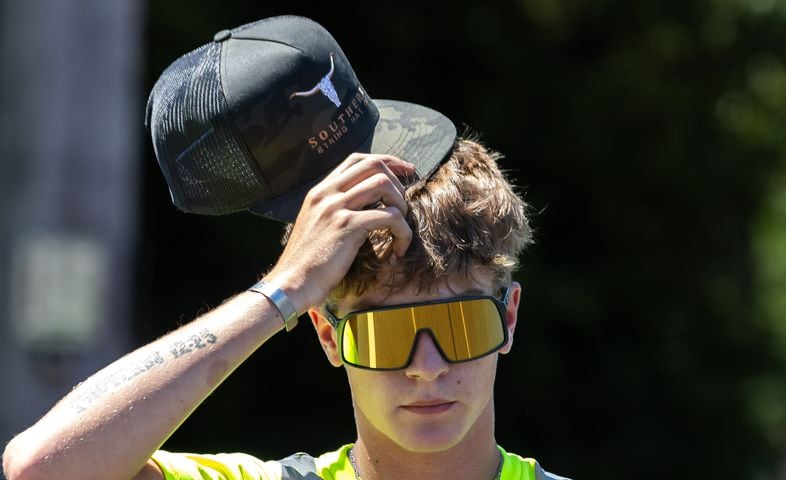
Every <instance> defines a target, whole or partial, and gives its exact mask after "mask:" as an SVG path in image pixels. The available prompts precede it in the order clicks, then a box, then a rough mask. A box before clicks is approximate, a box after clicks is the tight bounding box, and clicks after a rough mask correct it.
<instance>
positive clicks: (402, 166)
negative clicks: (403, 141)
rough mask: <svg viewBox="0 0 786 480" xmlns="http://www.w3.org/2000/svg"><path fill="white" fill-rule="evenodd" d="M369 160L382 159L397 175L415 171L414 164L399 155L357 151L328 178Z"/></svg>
mask: <svg viewBox="0 0 786 480" xmlns="http://www.w3.org/2000/svg"><path fill="white" fill-rule="evenodd" d="M367 161H368V162H372V163H373V162H376V161H380V162H382V163H383V164H384V165H385V166H386V167H387V168H388V169H389V170H391V171H392V172H393V173H394V174H395V175H399V176H408V175H412V174H413V173H414V172H415V166H414V165H412V164H411V163H409V162H407V161H404V160H402V159H400V158H398V157H394V156H393V155H384V154H370V153H357V152H356V153H353V154H351V155H350V156H348V157H347V158H346V159H345V160H344V161H343V162H341V163H340V164H339V165H338V166H337V167H336V168H335V169H333V171H332V172H331V174H330V175H328V178H330V177H337V176H340V175H342V174H344V173H345V172H346V171H347V170H349V169H351V168H353V167H355V166H356V165H358V164H361V163H365V162H367Z"/></svg>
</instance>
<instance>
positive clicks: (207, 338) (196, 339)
mask: <svg viewBox="0 0 786 480" xmlns="http://www.w3.org/2000/svg"><path fill="white" fill-rule="evenodd" d="M216 340H218V339H217V338H216V336H215V335H213V334H212V333H210V332H209V331H207V330H202V331H201V332H199V334H198V335H191V336H190V337H188V339H187V340H186V341H177V342H175V343H173V344H172V349H171V350H170V352H172V356H173V357H175V358H180V357H182V356H183V355H186V354H188V353H191V352H193V351H194V350H199V349H201V348H205V347H207V346H208V344H210V345H212V344H214V343H216Z"/></svg>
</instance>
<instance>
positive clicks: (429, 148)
mask: <svg viewBox="0 0 786 480" xmlns="http://www.w3.org/2000/svg"><path fill="white" fill-rule="evenodd" d="M374 103H375V104H376V106H377V108H378V109H379V121H378V122H377V125H376V126H375V127H374V131H373V132H372V133H371V135H369V136H368V138H366V140H365V141H364V142H363V143H362V144H360V145H358V147H357V148H356V149H355V151H356V152H361V153H379V154H388V155H393V156H396V157H399V158H401V159H403V160H406V161H408V162H410V163H412V164H413V165H415V170H416V172H417V175H418V177H419V178H426V177H428V176H430V175H431V174H432V173H434V171H435V170H436V169H437V167H438V166H439V165H441V164H442V162H443V161H444V160H446V159H447V157H448V154H449V153H450V152H451V150H452V148H453V144H454V143H455V141H456V127H455V126H454V125H453V122H451V121H450V119H448V118H447V117H446V116H444V115H442V114H441V113H439V112H437V111H436V110H432V109H430V108H428V107H424V106H421V105H416V104H414V103H408V102H400V101H395V100H377V99H375V100H374ZM342 160H343V158H342V159H336V165H338V164H339V163H340V162H341V161H342ZM327 175H328V174H325V175H322V176H320V177H317V178H315V179H313V180H311V181H309V182H307V183H305V184H303V185H301V186H299V187H297V188H295V189H293V190H290V191H289V192H286V193H284V194H281V195H279V196H277V197H274V198H271V199H268V200H265V201H263V202H260V203H258V204H256V205H253V206H251V207H249V211H251V212H252V213H255V214H257V215H262V216H263V217H267V218H270V219H273V220H277V221H279V222H284V223H293V222H294V221H295V218H297V215H298V213H299V212H300V207H301V206H302V205H303V199H305V197H306V194H307V193H308V191H309V190H311V188H312V187H314V186H315V185H316V184H317V183H319V182H320V181H321V180H322V179H323V178H324V177H325V176H327Z"/></svg>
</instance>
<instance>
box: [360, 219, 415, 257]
mask: <svg viewBox="0 0 786 480" xmlns="http://www.w3.org/2000/svg"><path fill="white" fill-rule="evenodd" d="M355 219H356V221H357V222H358V226H359V227H362V228H363V229H365V230H366V231H367V232H369V233H370V232H371V231H372V230H384V229H388V230H390V233H391V234H392V235H393V245H392V248H393V253H394V254H395V255H396V256H397V257H399V258H400V257H403V256H404V254H405V253H406V252H407V249H408V248H409V245H410V243H411V242H412V229H411V228H410V226H409V224H407V221H406V219H404V216H403V215H402V214H401V211H400V210H399V209H398V208H396V207H383V208H375V209H372V210H364V211H362V212H357V213H356V216H355Z"/></svg>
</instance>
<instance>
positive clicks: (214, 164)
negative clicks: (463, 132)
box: [146, 16, 456, 222]
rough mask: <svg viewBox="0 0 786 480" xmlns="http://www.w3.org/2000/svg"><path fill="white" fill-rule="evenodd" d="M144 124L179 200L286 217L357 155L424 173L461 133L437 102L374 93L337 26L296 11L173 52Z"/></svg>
mask: <svg viewBox="0 0 786 480" xmlns="http://www.w3.org/2000/svg"><path fill="white" fill-rule="evenodd" d="M146 125H147V127H148V129H149V131H150V134H151V136H152V138H153V148H154V150H155V153H156V157H157V158H158V163H159V165H160V166H161V170H162V171H163V173H164V177H166V181H167V184H168V186H169V191H170V194H171V196H172V202H173V203H174V204H175V205H176V206H177V207H178V208H180V209H182V210H184V211H187V212H193V213H201V214H211V215H221V214H225V213H231V212H236V211H240V210H246V209H247V210H250V211H252V212H254V213H257V214H259V215H263V216H265V217H268V218H272V219H275V220H279V221H284V222H293V221H294V220H295V217H296V216H297V213H298V211H299V210H300V206H301V204H302V202H303V199H304V197H305V196H306V193H307V192H308V190H309V189H310V188H311V187H312V186H313V185H315V184H316V183H317V182H319V180H320V179H322V178H323V177H324V176H325V175H327V174H328V173H329V172H330V171H331V170H332V169H333V168H334V167H335V166H336V165H337V164H338V163H340V162H341V161H342V160H343V159H344V158H346V157H347V155H349V154H351V153H352V152H366V153H388V154H392V155H395V156H398V157H400V158H403V159H405V160H407V161H409V162H411V163H413V164H414V165H415V166H416V169H417V173H418V176H420V177H425V176H428V175H430V174H431V173H432V172H433V171H434V170H435V169H436V167H437V166H438V165H439V164H440V163H441V162H442V161H443V160H444V159H445V158H446V156H447V155H448V154H449V152H450V150H451V148H452V146H453V143H454V141H455V138H456V128H455V126H454V125H453V123H451V121H450V120H448V119H447V118H446V117H445V116H444V115H442V114H440V113H438V112H436V111H434V110H431V109H429V108H426V107H423V106H420V105H415V104H411V103H406V102H399V101H391V100H372V99H371V98H370V97H369V96H368V94H367V93H366V91H365V90H364V89H363V87H362V86H361V85H360V82H358V79H357V77H356V76H355V72H354V71H353V70H352V67H351V66H350V64H349V62H348V61H347V58H346V56H345V55H344V53H343V52H342V51H341V48H340V47H339V45H338V43H336V41H335V40H334V39H333V37H332V36H331V35H330V33H329V32H328V31H327V30H325V29H324V28H323V27H322V26H320V25H319V24H317V23H315V22H314V21H312V20H309V19H307V18H303V17H296V16H283V17H273V18H267V19H263V20H260V21H257V22H254V23H250V24H247V25H243V26H241V27H238V28H235V29H232V30H223V31H221V32H219V33H217V34H216V35H215V37H214V39H213V42H211V43H209V44H207V45H204V46H202V47H200V48H198V49H196V50H194V51H192V52H190V53H188V54H186V55H184V56H182V57H180V58H179V59H177V60H175V62H174V63H172V65H170V66H169V67H168V68H167V69H166V70H165V71H164V72H163V73H162V74H161V77H160V78H159V79H158V81H157V82H156V84H155V86H154V87H153V90H152V92H151V93H150V98H149V99H148V103H147V115H146Z"/></svg>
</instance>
